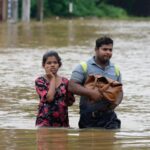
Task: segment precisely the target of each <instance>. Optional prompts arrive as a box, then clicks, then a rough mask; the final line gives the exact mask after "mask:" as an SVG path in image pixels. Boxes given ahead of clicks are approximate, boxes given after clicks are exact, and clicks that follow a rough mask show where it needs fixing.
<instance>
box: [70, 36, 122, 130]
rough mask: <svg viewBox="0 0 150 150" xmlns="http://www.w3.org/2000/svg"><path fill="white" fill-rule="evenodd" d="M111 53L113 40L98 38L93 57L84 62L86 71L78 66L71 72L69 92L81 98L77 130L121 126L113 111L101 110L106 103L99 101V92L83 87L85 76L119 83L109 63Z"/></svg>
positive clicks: (100, 96)
mask: <svg viewBox="0 0 150 150" xmlns="http://www.w3.org/2000/svg"><path fill="white" fill-rule="evenodd" d="M112 52H113V40H112V39H111V38H109V37H101V38H98V39H97V40H96V46H95V56H94V57H92V58H91V59H89V60H88V61H87V62H86V64H87V69H84V68H83V66H82V65H81V64H79V65H77V67H76V68H75V69H74V70H73V72H72V76H71V79H70V83H69V90H70V91H71V92H73V93H74V94H77V95H80V96H81V98H80V120H79V128H93V127H94V128H105V129H118V128H120V126H121V121H120V120H119V119H118V118H117V115H116V113H115V112H114V110H110V109H109V110H108V109H107V110H105V109H103V107H106V106H107V105H108V101H103V100H101V98H102V95H101V94H100V93H99V92H97V91H95V90H90V89H87V88H85V87H84V86H83V85H84V82H85V80H86V78H87V76H88V75H91V74H92V75H102V76H105V77H108V78H111V79H113V80H116V81H119V82H121V74H120V72H119V75H116V71H115V70H116V69H115V65H114V64H112V63H111V62H110V59H111V57H112ZM89 99H90V100H89ZM104 110H105V111H104Z"/></svg>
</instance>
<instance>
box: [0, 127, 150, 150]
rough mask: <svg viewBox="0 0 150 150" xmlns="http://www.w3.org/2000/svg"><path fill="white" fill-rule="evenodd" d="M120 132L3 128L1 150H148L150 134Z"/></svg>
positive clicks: (1, 131)
mask: <svg viewBox="0 0 150 150" xmlns="http://www.w3.org/2000/svg"><path fill="white" fill-rule="evenodd" d="M148 134H149V135H147V136H144V135H143V134H142V133H140V132H137V133H136V132H134V133H133V132H132V133H129V132H119V131H113V130H97V129H88V130H72V129H48V128H42V129H36V130H19V129H17V130H16V129H15V130H14V129H7V130H4V129H1V130H0V138H1V141H0V149H11V150H23V149H30V150H35V149H38V150H70V149H71V150H74V149H75V150H76V149H79V150H82V149H83V148H84V149H87V150H91V149H92V150H104V149H107V150H120V149H123V150H124V149H126V150H141V149H142V150H147V149H148V148H149V147H150V139H149V136H150V133H148Z"/></svg>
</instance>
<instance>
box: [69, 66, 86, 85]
mask: <svg viewBox="0 0 150 150" xmlns="http://www.w3.org/2000/svg"><path fill="white" fill-rule="evenodd" d="M84 78H85V75H84V72H83V69H82V66H81V65H80V64H78V65H77V66H76V67H75V69H74V70H73V72H72V75H71V80H74V81H76V82H78V83H80V84H82V83H83V81H84Z"/></svg>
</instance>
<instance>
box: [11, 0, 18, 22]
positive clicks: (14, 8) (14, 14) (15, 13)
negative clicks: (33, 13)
mask: <svg viewBox="0 0 150 150" xmlns="http://www.w3.org/2000/svg"><path fill="white" fill-rule="evenodd" d="M12 20H13V21H14V22H16V21H18V0H12Z"/></svg>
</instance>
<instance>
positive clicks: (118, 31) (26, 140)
mask: <svg viewBox="0 0 150 150" xmlns="http://www.w3.org/2000/svg"><path fill="white" fill-rule="evenodd" d="M149 24H150V22H149V21H131V20H130V21H129V20H124V21H121V20H120V21H117V20H99V19H91V20H84V19H77V20H62V19H60V20H50V21H47V22H42V23H37V22H31V23H29V24H22V23H17V24H6V23H3V24H0V58H1V59H0V64H1V65H0V102H1V103H0V128H1V130H0V137H1V139H2V141H1V142H0V149H12V150H13V149H15V150H16V149H19V150H20V149H23V147H22V145H25V148H24V149H35V147H36V145H37V146H38V147H39V149H41V147H42V145H43V146H45V147H48V148H49V147H50V146H51V148H53V147H54V146H55V145H56V143H63V144H60V145H58V144H57V146H59V149H83V147H84V148H87V149H100V147H101V149H115V150H116V149H118V150H119V149H136V150H137V149H148V148H149V147H150V145H149V143H150V141H149V136H150V109H149V107H150V103H149V99H150V92H149V91H150V78H149V76H150V72H149V71H148V68H150V55H149V49H150V45H149V41H150V34H149V33H150V25H149ZM102 34H109V35H111V36H112V37H113V39H114V42H115V44H114V54H113V58H112V60H113V61H114V62H116V63H117V64H118V65H119V66H120V68H121V71H122V75H123V82H124V91H125V96H124V100H123V101H122V104H121V105H120V106H119V107H118V108H117V109H116V112H117V114H118V116H119V118H120V119H121V120H122V128H121V129H120V130H119V131H103V130H78V119H79V109H78V100H79V98H78V96H77V97H76V99H77V101H76V103H75V104H74V106H72V107H70V108H69V118H70V126H71V127H72V128H74V130H70V129H69V130H68V129H64V130H63V129H62V130H58V131H56V130H48V129H43V130H36V129H35V125H34V124H35V115H36V110H37V104H38V101H39V99H38V97H37V95H36V93H35V89H34V79H35V78H36V77H37V76H38V75H39V74H42V73H43V70H42V67H41V58H42V55H43V53H45V51H47V50H48V49H55V50H57V51H58V52H59V53H60V56H61V57H62V60H63V66H62V68H61V70H60V72H59V73H60V74H61V75H64V76H66V77H68V78H69V77H70V75H71V70H72V69H73V67H75V65H76V64H77V63H78V62H80V61H81V60H87V59H88V58H89V57H90V56H91V55H92V54H93V53H94V42H95V39H96V38H97V37H98V36H99V35H102ZM51 136H52V137H57V138H51ZM46 137H47V138H46ZM36 138H37V139H36ZM46 141H47V142H46ZM38 143H40V144H38ZM42 143H43V144H42ZM50 143H51V144H50ZM52 143H55V144H52ZM45 149H46V148H45Z"/></svg>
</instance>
